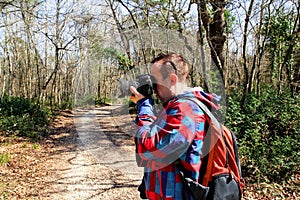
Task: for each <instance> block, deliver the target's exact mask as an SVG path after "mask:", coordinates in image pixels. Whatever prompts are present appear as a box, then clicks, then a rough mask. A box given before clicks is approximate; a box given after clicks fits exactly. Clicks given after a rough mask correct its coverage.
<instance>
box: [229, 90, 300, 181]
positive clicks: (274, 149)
mask: <svg viewBox="0 0 300 200" xmlns="http://www.w3.org/2000/svg"><path fill="white" fill-rule="evenodd" d="M240 102H241V97H240V96H237V95H235V96H230V97H229V98H228V108H227V114H226V123H227V125H228V126H229V127H230V128H231V129H232V130H233V131H234V132H235V133H236V135H237V138H238V144H239V149H240V154H241V158H242V166H243V169H244V170H243V172H244V174H245V176H246V177H247V176H251V175H252V176H253V175H254V176H255V178H256V179H259V180H260V179H263V180H266V181H268V180H269V181H276V182H281V181H283V180H287V179H288V178H290V176H291V175H292V174H294V173H295V172H297V171H299V170H300V168H299V161H300V160H299V144H298V143H299V139H300V133H299V131H300V122H299V116H300V107H299V105H300V97H299V96H297V97H295V98H291V97H290V96H289V95H287V94H285V95H280V96H278V95H277V94H276V93H275V92H273V91H269V92H268V93H265V94H262V95H261V96H259V97H258V96H255V95H251V94H250V95H248V96H247V99H246V104H245V106H244V107H243V108H241V106H240ZM254 181H258V180H254Z"/></svg>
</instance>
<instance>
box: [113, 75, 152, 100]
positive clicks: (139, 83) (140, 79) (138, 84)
mask: <svg viewBox="0 0 300 200" xmlns="http://www.w3.org/2000/svg"><path fill="white" fill-rule="evenodd" d="M153 80H154V78H153V77H152V76H151V75H150V74H142V75H139V76H137V79H136V80H126V79H118V81H119V83H120V91H121V94H120V96H119V98H122V97H126V96H130V95H131V94H132V93H131V91H130V86H134V87H135V88H137V91H138V92H139V93H141V94H142V95H144V96H145V97H151V96H152V94H153V83H152V82H153Z"/></svg>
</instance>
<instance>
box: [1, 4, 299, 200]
mask: <svg viewBox="0 0 300 200" xmlns="http://www.w3.org/2000/svg"><path fill="white" fill-rule="evenodd" d="M0 7H1V18H0V31H1V34H0V80H1V81H0V97H1V102H0V103H1V104H0V112H1V116H0V129H1V130H2V132H1V134H4V133H5V134H11V135H17V136H26V137H30V138H36V137H37V136H39V135H42V134H44V133H45V132H46V130H45V129H46V128H45V125H47V123H49V121H48V118H49V116H50V115H53V114H54V113H55V111H58V110H62V109H71V108H72V107H73V106H82V105H87V104H93V103H96V104H103V103H128V102H127V99H126V98H124V99H121V98H118V95H119V83H118V79H119V78H126V79H130V80H133V79H134V78H135V77H136V75H138V74H141V73H145V72H147V71H148V65H147V64H148V63H149V62H150V61H151V59H153V58H154V56H155V55H157V54H158V53H160V52H168V51H177V52H179V53H182V54H183V55H184V56H186V57H187V58H188V60H189V62H190V63H191V66H192V70H191V73H190V84H191V85H192V86H202V87H203V88H204V89H205V90H206V91H209V92H215V93H217V94H219V95H222V96H223V102H222V106H223V114H224V116H226V117H225V118H224V122H225V124H226V125H228V126H229V127H230V128H231V129H232V130H233V131H234V132H235V133H236V135H237V138H238V143H239V147H240V154H241V162H242V168H243V174H244V176H245V177H246V181H247V183H248V184H256V185H258V188H260V189H264V192H265V193H273V195H274V197H278V196H279V197H284V198H287V197H291V196H293V194H295V193H299V171H300V168H299V166H300V165H299V164H300V163H299V154H300V153H299V138H300V133H299V132H300V122H299V116H300V106H299V105H300V104H299V103H300V95H299V91H300V37H299V36H300V17H299V15H300V3H299V1H297V0H259V1H258V0H242V1H236V0H228V1H225V0H214V1H212V0H206V1H204V0H198V1H196V0H192V1H189V0H181V1H178V0H160V1H157V0H142V1H136V0H131V1H127V0H116V1H112V0H102V1H96V0H95V1H93V0H85V1H83V0H77V1H72V0H52V1H50V0H13V1H10V0H5V1H0ZM8 159H9V155H8V154H7V153H1V154H0V164H1V163H5V162H6V160H8ZM266 185H267V187H266ZM266 188H267V190H265V189H266Z"/></svg>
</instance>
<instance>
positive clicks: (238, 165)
mask: <svg viewBox="0 0 300 200" xmlns="http://www.w3.org/2000/svg"><path fill="white" fill-rule="evenodd" d="M183 99H187V100H190V101H193V102H194V103H196V104H197V105H198V106H199V107H200V108H201V110H202V111H203V112H204V113H205V114H206V115H207V116H208V117H209V118H210V119H211V121H212V123H214V124H215V125H216V126H217V127H220V131H221V134H222V138H223V141H224V143H225V146H226V164H225V167H226V168H227V167H228V166H229V163H228V160H229V152H228V145H229V144H228V142H227V140H226V138H225V136H224V132H223V127H222V124H220V123H219V122H218V120H217V119H216V118H215V116H214V115H213V114H212V112H211V111H210V110H209V109H208V108H207V106H206V105H205V104H204V103H202V102H201V101H200V100H198V99H197V98H195V97H183ZM229 131H230V133H231V137H232V142H233V149H234V154H235V161H236V164H237V167H238V171H239V176H240V177H239V178H240V180H239V182H240V184H241V185H240V187H244V186H245V181H244V179H243V177H242V170H241V164H240V159H239V155H238V146H237V143H236V136H235V134H234V133H233V132H232V131H231V130H229ZM209 162H210V161H208V163H206V164H209ZM208 170H209V169H208Z"/></svg>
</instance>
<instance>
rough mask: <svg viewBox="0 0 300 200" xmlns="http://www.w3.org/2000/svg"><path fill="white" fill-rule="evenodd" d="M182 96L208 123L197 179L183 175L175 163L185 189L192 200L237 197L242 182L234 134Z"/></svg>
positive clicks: (204, 110)
mask: <svg viewBox="0 0 300 200" xmlns="http://www.w3.org/2000/svg"><path fill="white" fill-rule="evenodd" d="M184 99H188V100H190V101H193V102H194V103H196V104H197V105H198V106H199V107H200V108H201V110H203V112H204V113H205V114H206V115H205V116H206V119H207V121H208V123H209V129H208V131H207V133H206V135H205V138H204V141H203V147H202V156H201V162H202V163H201V167H200V179H199V182H196V181H193V180H192V179H190V178H189V177H186V176H185V174H184V173H183V170H182V169H183V166H182V164H180V163H179V162H177V163H176V166H177V167H178V169H179V172H180V175H181V178H182V180H183V185H184V188H185V190H188V191H189V192H190V193H191V194H192V195H193V197H194V200H205V199H209V200H211V199H213V200H215V199H219V200H227V199H231V200H240V199H241V196H242V190H243V187H244V186H245V182H244V179H243V178H242V172H241V166H240V161H239V155H238V148H237V143H236V137H235V135H234V133H233V132H232V131H230V129H228V128H227V127H226V126H224V125H222V124H220V123H219V122H218V120H217V119H216V118H215V117H214V115H213V114H212V113H211V111H210V110H209V109H208V108H207V106H206V105H204V104H203V103H202V102H201V101H199V100H198V99H196V98H189V97H184Z"/></svg>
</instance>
